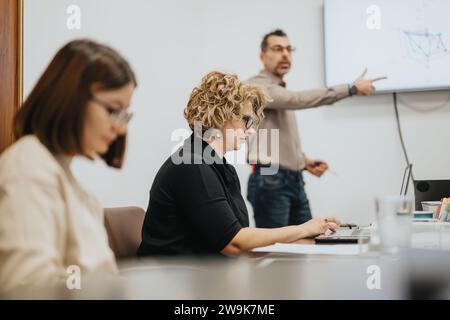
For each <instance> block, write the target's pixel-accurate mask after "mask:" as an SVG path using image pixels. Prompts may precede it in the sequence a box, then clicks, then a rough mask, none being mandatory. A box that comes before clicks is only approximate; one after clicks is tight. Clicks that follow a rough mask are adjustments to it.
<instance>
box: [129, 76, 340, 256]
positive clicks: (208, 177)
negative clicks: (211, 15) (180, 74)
mask: <svg viewBox="0 0 450 320" xmlns="http://www.w3.org/2000/svg"><path fill="white" fill-rule="evenodd" d="M269 100H270V98H269V97H268V96H266V95H265V93H264V91H263V90H262V89H261V88H259V87H257V86H253V85H248V84H244V83H242V82H240V81H239V79H238V78H237V77H236V76H235V75H230V74H225V73H221V72H217V71H213V72H210V73H208V74H207V75H206V76H205V77H203V79H202V82H201V83H200V85H199V86H197V87H196V88H194V90H193V91H192V93H191V96H190V99H189V102H188V104H187V107H186V108H185V110H184V116H185V118H186V120H187V122H188V124H189V127H190V128H191V129H192V130H193V133H192V135H191V136H190V137H189V138H188V139H186V141H185V142H184V144H183V146H182V147H181V148H180V149H178V150H177V151H176V152H175V153H174V154H173V155H172V156H171V157H170V158H169V159H167V161H166V162H165V163H164V164H163V166H162V167H161V169H160V170H159V172H158V173H157V175H156V178H155V180H154V182H153V185H152V188H151V190H150V202H149V205H148V209H147V213H146V216H145V220H144V225H143V228H142V242H141V245H140V246H139V249H138V255H140V256H146V255H154V254H156V255H174V254H219V253H221V254H224V255H239V254H241V253H243V252H246V251H248V250H251V249H253V248H256V247H261V246H267V245H270V244H274V243H276V242H284V243H288V242H293V241H296V240H299V239H301V238H306V237H311V236H315V235H318V234H321V233H323V232H325V231H326V230H327V229H331V230H335V229H336V228H337V226H338V225H339V221H338V220H337V219H336V218H334V217H328V218H314V219H312V220H310V221H308V222H307V223H304V224H302V225H296V226H288V227H283V228H276V229H260V228H250V227H249V219H248V212H247V208H246V205H245V202H244V199H243V198H242V195H241V187H240V182H239V178H238V176H237V174H236V170H235V169H234V167H233V166H232V165H230V164H228V163H227V161H226V160H225V158H224V155H225V153H226V152H228V151H233V150H238V149H239V148H240V146H241V145H242V144H243V143H245V141H246V139H247V138H248V137H249V136H250V135H251V134H253V133H254V132H255V129H256V128H257V126H258V124H259V123H260V121H261V119H262V118H263V109H264V107H265V105H266V103H267V102H268V101H269Z"/></svg>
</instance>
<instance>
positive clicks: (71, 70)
mask: <svg viewBox="0 0 450 320" xmlns="http://www.w3.org/2000/svg"><path fill="white" fill-rule="evenodd" d="M94 83H95V84H99V89H100V90H114V89H119V88H121V87H122V86H124V85H127V84H129V83H133V84H134V85H135V86H137V82H136V78H135V75H134V72H133V70H132V69H131V67H130V65H129V64H128V62H127V61H126V60H125V59H124V58H123V57H122V56H121V55H120V54H119V53H118V52H117V51H115V50H114V49H112V48H110V47H108V46H105V45H102V44H99V43H97V42H95V41H92V40H87V39H82V40H74V41H71V42H69V43H68V44H66V45H65V46H64V47H62V48H61V49H60V50H59V51H58V52H57V53H56V55H55V57H54V58H53V60H52V61H51V62H50V64H49V65H48V67H47V69H46V70H45V71H44V73H43V74H42V76H41V77H40V79H39V80H38V82H37V84H36V85H35V87H34V88H33V90H32V91H31V93H30V95H29V96H28V98H27V99H26V101H25V102H24V104H23V106H22V107H21V108H20V109H19V111H18V112H17V114H16V116H15V118H14V125H13V126H14V128H13V129H14V136H15V138H16V139H19V138H21V137H23V136H25V135H28V134H35V135H36V136H37V137H38V138H39V140H40V141H41V142H42V143H43V144H44V145H45V146H46V147H47V148H48V149H49V150H50V151H51V152H52V153H53V154H69V155H75V154H79V155H82V154H84V152H83V146H82V134H83V128H84V121H85V114H86V108H87V103H88V101H89V100H90V99H91V98H92V92H91V87H92V85H93V84H94ZM125 149H126V135H123V136H119V137H118V138H117V139H116V140H115V141H114V142H113V143H112V144H111V145H110V147H109V149H108V151H107V152H106V153H105V154H103V155H100V156H101V157H102V158H103V160H104V161H105V162H106V163H107V164H108V165H109V166H112V167H115V168H120V167H121V166H122V163H123V158H124V155H125Z"/></svg>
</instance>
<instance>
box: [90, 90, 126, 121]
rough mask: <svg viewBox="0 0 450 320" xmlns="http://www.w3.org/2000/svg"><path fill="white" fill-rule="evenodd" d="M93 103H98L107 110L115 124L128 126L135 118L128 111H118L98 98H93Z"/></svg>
mask: <svg viewBox="0 0 450 320" xmlns="http://www.w3.org/2000/svg"><path fill="white" fill-rule="evenodd" d="M92 101H94V102H96V103H98V104H99V105H100V106H102V107H103V108H105V110H106V112H108V114H109V117H110V118H111V121H112V122H113V123H119V124H122V125H127V124H128V122H130V120H131V118H132V117H133V113H131V112H128V111H127V110H126V109H118V108H115V107H113V106H111V105H110V104H108V103H107V102H105V101H102V100H99V99H98V98H96V97H93V98H92Z"/></svg>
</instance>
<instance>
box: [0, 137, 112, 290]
mask: <svg viewBox="0 0 450 320" xmlns="http://www.w3.org/2000/svg"><path fill="white" fill-rule="evenodd" d="M70 161H71V158H69V157H54V156H53V155H52V154H51V153H50V152H49V150H48V149H47V148H46V147H45V146H44V145H43V144H42V143H41V142H40V141H39V139H38V138H37V137H36V136H34V135H29V136H25V137H23V138H21V139H20V140H18V141H17V142H16V143H14V144H13V145H12V146H11V147H9V148H8V149H7V150H5V151H4V152H3V153H2V154H1V155H0V293H5V292H8V291H9V290H12V289H19V288H21V287H23V286H25V287H28V286H39V287H40V286H44V287H45V286H48V285H53V284H57V283H65V282H66V280H67V277H68V276H69V275H70V273H69V271H68V267H69V266H72V265H75V266H78V267H79V268H80V269H81V278H82V277H83V274H87V273H97V272H99V273H117V265H116V262H115V259H114V254H113V252H112V251H111V249H110V247H109V245H108V237H107V233H106V230H105V227H104V220H103V219H104V216H103V209H102V207H101V205H100V203H99V202H98V201H97V200H96V199H95V197H94V196H92V195H91V194H89V193H87V192H86V191H85V190H83V188H82V187H81V186H80V185H79V184H78V183H77V181H76V180H75V179H74V177H73V175H72V173H71V171H70ZM71 270H73V269H71Z"/></svg>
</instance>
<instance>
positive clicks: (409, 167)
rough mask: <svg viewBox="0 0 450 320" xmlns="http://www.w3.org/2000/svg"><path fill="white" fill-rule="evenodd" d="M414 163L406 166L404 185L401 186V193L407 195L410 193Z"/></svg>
mask: <svg viewBox="0 0 450 320" xmlns="http://www.w3.org/2000/svg"><path fill="white" fill-rule="evenodd" d="M411 172H412V163H410V164H409V165H407V166H406V168H405V172H404V173H403V180H402V186H401V188H400V195H401V196H406V194H407V193H408V186H409V180H410V179H411Z"/></svg>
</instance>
